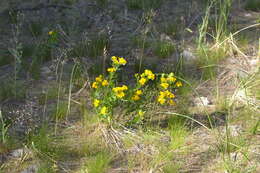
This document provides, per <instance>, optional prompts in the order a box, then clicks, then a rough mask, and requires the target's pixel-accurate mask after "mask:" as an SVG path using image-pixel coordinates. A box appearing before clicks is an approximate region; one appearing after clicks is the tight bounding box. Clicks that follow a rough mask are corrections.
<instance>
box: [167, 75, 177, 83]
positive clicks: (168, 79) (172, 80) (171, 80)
mask: <svg viewBox="0 0 260 173" xmlns="http://www.w3.org/2000/svg"><path fill="white" fill-rule="evenodd" d="M167 81H170V82H175V81H176V78H175V77H173V76H169V77H168V78H167Z"/></svg>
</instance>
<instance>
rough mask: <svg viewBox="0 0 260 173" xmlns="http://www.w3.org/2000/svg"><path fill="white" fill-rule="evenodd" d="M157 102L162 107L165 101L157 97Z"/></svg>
mask: <svg viewBox="0 0 260 173" xmlns="http://www.w3.org/2000/svg"><path fill="white" fill-rule="evenodd" d="M157 101H158V102H159V103H160V104H161V105H163V104H164V103H165V102H166V99H165V98H163V97H160V96H159V97H158V98H157Z"/></svg>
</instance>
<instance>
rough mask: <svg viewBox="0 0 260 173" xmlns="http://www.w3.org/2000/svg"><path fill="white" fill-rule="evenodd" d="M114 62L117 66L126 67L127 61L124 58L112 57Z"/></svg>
mask: <svg viewBox="0 0 260 173" xmlns="http://www.w3.org/2000/svg"><path fill="white" fill-rule="evenodd" d="M111 60H112V62H113V63H114V64H116V65H126V63H127V61H126V60H125V59H124V58H122V57H116V56H112V58H111Z"/></svg>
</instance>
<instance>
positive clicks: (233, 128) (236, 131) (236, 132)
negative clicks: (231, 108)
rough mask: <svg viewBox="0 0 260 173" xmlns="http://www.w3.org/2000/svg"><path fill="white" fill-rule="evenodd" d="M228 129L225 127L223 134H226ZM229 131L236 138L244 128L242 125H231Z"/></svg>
mask: <svg viewBox="0 0 260 173" xmlns="http://www.w3.org/2000/svg"><path fill="white" fill-rule="evenodd" d="M225 128H226V127H223V130H222V134H225V133H226V129H225ZM228 131H229V133H230V135H231V136H233V137H236V136H239V135H240V134H241V132H242V127H241V126H240V125H229V126H228Z"/></svg>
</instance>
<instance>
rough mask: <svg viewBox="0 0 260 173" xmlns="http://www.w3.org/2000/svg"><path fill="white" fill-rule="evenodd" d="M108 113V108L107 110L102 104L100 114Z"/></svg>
mask: <svg viewBox="0 0 260 173" xmlns="http://www.w3.org/2000/svg"><path fill="white" fill-rule="evenodd" d="M107 113H108V110H107V107H106V106H103V107H102V108H101V110H100V114H101V115H106V114H107Z"/></svg>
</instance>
